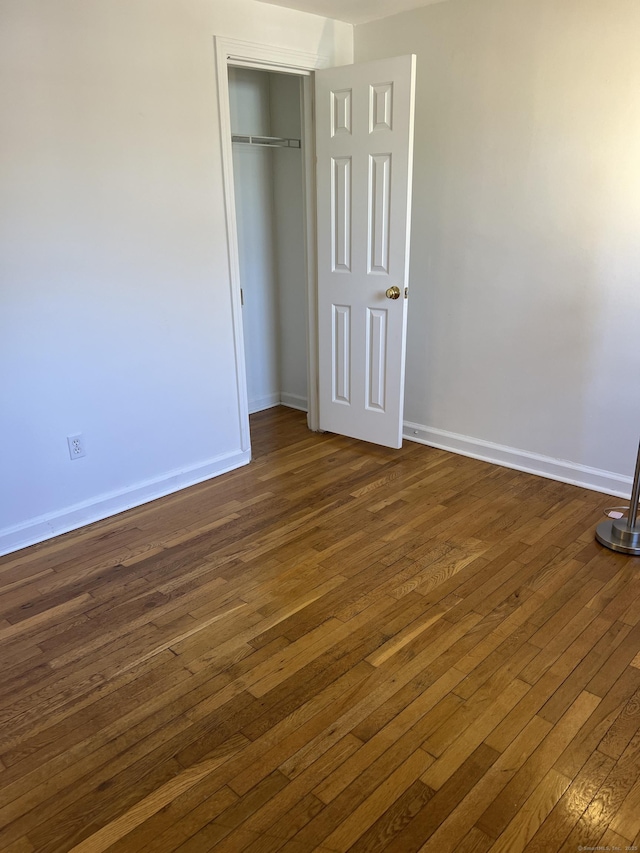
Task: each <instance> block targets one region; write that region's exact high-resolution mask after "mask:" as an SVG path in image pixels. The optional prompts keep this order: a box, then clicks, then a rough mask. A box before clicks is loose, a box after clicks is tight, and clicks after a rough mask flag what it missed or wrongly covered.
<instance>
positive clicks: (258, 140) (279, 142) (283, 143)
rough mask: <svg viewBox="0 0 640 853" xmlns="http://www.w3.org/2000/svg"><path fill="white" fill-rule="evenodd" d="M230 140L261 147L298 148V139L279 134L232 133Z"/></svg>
mask: <svg viewBox="0 0 640 853" xmlns="http://www.w3.org/2000/svg"><path fill="white" fill-rule="evenodd" d="M231 141H232V142H240V143H242V144H243V145H262V147H263V148H300V140H299V139H284V138H283V137H281V136H245V135H243V134H239V133H232V134H231Z"/></svg>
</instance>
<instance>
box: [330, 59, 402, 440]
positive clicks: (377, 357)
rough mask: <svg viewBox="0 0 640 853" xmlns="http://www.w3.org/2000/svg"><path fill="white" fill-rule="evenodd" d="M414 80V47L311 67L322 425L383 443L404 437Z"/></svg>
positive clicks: (332, 430)
mask: <svg viewBox="0 0 640 853" xmlns="http://www.w3.org/2000/svg"><path fill="white" fill-rule="evenodd" d="M414 90H415V57H414V56H403V57H396V58H394V59H385V60H379V61H376V62H368V63H363V64H358V65H349V66H344V67H342V68H331V69H326V70H322V71H318V72H316V154H317V193H318V334H319V342H318V350H319V366H320V371H319V390H320V428H321V429H323V430H326V431H329V432H336V433H340V434H343V435H349V436H353V437H355V438H361V439H364V440H366V441H371V442H374V443H376V444H383V445H386V446H388V447H400V446H401V445H402V410H403V399H404V362H405V341H406V319H407V300H406V299H405V287H406V286H407V283H408V272H409V268H408V259H409V227H410V206H411V171H412V156H413V102H414ZM394 285H395V286H396V287H397V288H398V289H399V291H400V298H399V299H389V298H387V296H386V295H385V294H386V291H387V289H388V288H390V287H392V286H394Z"/></svg>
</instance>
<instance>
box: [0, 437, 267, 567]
mask: <svg viewBox="0 0 640 853" xmlns="http://www.w3.org/2000/svg"><path fill="white" fill-rule="evenodd" d="M250 461H251V453H250V451H248V450H246V451H234V452H232V453H225V454H224V455H222V456H216V457H214V458H213V459H209V460H208V461H207V462H205V463H204V464H202V465H197V466H195V467H193V468H188V469H186V470H179V471H170V472H169V473H167V474H164V475H163V476H162V477H158V478H156V479H154V480H146V481H144V482H142V483H138V484H137V485H135V486H131V487H130V488H127V489H123V490H122V491H119V492H110V493H108V494H105V495H100V496H99V497H97V498H96V499H95V500H91V501H85V502H84V503H81V504H76V505H75V506H71V507H67V508H66V509H64V510H62V511H61V512H57V513H51V514H49V515H41V516H39V517H38V518H34V519H31V520H30V521H28V522H26V523H25V524H22V525H19V526H16V527H10V528H6V529H5V530H0V556H1V555H3V554H10V553H12V552H13V551H18V550H19V549H20V548H26V547H27V546H29V545H35V544H36V543H37V542H44V541H45V539H51V538H52V537H54V536H59V535H60V534H61V533H68V532H69V531H70V530H77V528H78V527H84V525H85V524H92V523H93V522H94V521H101V520H102V519H103V518H109V516H112V515H117V514H118V513H119V512H124V511H125V510H127V509H131V508H132V507H136V506H140V505H141V504H145V503H149V502H150V501H155V500H157V499H158V498H163V497H165V495H170V494H172V493H173V492H178V491H180V489H185V488H187V486H194V485H195V484H196V483H202V482H203V481H204V480H210V479H211V478H212V477H217V476H218V475H219V474H225V473H226V472H227V471H232V470H233V469H234V468H239V467H240V466H241V465H246V464H247V463H248V462H250Z"/></svg>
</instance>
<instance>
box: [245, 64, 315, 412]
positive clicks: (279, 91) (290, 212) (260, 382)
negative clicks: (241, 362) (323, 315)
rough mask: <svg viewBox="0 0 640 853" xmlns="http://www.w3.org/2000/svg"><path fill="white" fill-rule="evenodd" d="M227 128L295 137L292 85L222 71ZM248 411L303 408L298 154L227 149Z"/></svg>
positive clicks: (296, 94) (294, 80)
mask: <svg viewBox="0 0 640 853" xmlns="http://www.w3.org/2000/svg"><path fill="white" fill-rule="evenodd" d="M229 92H230V109H231V127H232V129H233V132H234V133H238V134H241V135H245V136H246V135H257V136H281V137H286V138H294V139H299V138H300V136H301V123H302V122H301V109H300V107H301V101H300V99H301V91H300V78H299V77H296V76H295V75H287V74H269V73H268V72H266V71H255V70H253V69H247V68H232V69H230V71H229ZM233 171H234V188H235V201H236V218H237V226H238V250H239V261H240V278H241V283H242V289H243V294H244V307H243V309H242V319H243V328H244V346H245V360H246V373H247V393H248V398H249V411H250V412H255V411H260V410H262V409H265V408H268V407H269V406H273V405H275V404H277V403H280V402H284V403H286V404H287V405H293V406H295V407H297V408H306V405H307V341H306V318H307V310H306V293H307V282H306V255H305V245H304V243H305V231H304V218H303V214H304V199H303V171H302V152H301V149H299V148H269V147H260V146H259V145H245V144H235V145H234V146H233Z"/></svg>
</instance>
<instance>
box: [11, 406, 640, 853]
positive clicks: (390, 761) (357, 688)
mask: <svg viewBox="0 0 640 853" xmlns="http://www.w3.org/2000/svg"><path fill="white" fill-rule="evenodd" d="M252 435H253V447H254V461H253V463H252V464H251V465H249V466H247V467H245V468H242V469H239V470H237V471H233V472H231V473H229V474H226V475H224V476H222V477H219V478H217V479H214V480H211V481H208V482H206V483H202V484H200V485H198V486H194V487H192V488H190V489H187V490H185V491H182V492H179V493H177V494H175V495H172V496H170V497H167V498H164V499H162V500H158V501H155V502H154V503H151V504H147V505H146V506H143V507H140V508H137V509H134V510H131V511H129V512H126V513H124V514H122V515H119V516H117V517H115V518H112V519H108V520H106V521H103V522H99V523H97V524H94V525H92V526H90V527H86V528H84V529H82V530H79V531H76V532H74V533H70V534H67V535H65V536H62V537H59V538H57V539H54V540H51V541H49V542H47V543H43V544H41V545H38V546H35V547H33V548H30V549H27V550H25V551H23V552H20V553H18V554H14V555H10V556H8V557H4V558H1V559H0V593H1V594H0V636H1V638H2V664H3V677H2V682H1V684H0V703H1V706H2V711H1V715H2V716H1V719H2V730H1V732H0V742H1V748H0V849H2V850H3V851H5V853H18V851H20V853H31V852H32V851H51V852H52V853H53V851H68V850H74V851H83V853H98V851H107V850H108V851H114V853H115V851H121V853H133V851H147V853H150V851H157V853H168V851H174V850H176V851H178V850H179V851H181V852H182V853H187V851H190V853H202V851H208V850H215V851H252V853H267V851H269V853H270V851H286V853H307V851H316V850H317V851H378V850H385V851H397V852H398V853H409V851H418V850H420V851H434V853H435V851H437V853H449V851H450V853H453V851H456V853H470V851H480V853H483V851H494V853H497V851H504V853H517V851H521V850H525V849H526V850H527V851H541V852H542V851H544V853H550V851H556V850H562V851H572V853H573V851H576V850H578V849H580V848H581V847H582V848H587V847H596V846H607V845H608V846H610V847H611V848H612V849H613V847H614V846H618V847H620V848H622V849H624V848H627V849H628V848H629V847H631V846H632V845H633V844H635V845H637V844H638V843H639V838H638V834H639V833H640V783H639V782H638V776H639V771H640V668H639V667H640V560H639V559H637V558H630V557H625V556H623V555H619V554H615V553H613V552H610V551H607V550H605V549H603V548H602V547H601V546H599V545H598V544H597V543H596V542H595V541H594V537H593V532H594V528H595V525H596V523H597V522H598V521H599V520H600V518H601V508H602V506H604V505H606V503H607V498H606V497H604V496H602V495H599V494H596V493H594V492H588V491H584V490H581V489H579V488H576V487H572V486H568V485H564V484H560V483H556V482H553V481H550V480H545V479H541V478H537V477H534V476H531V475H528V474H523V473H519V472H516V471H511V470H507V469H505V468H499V467H495V466H493V465H490V464H487V463H483V462H479V461H476V460H473V459H467V458H464V457H461V456H455V455H452V454H449V453H446V452H444V451H441V450H435V449H431V448H427V447H424V446H421V445H418V444H410V443H405V446H404V447H403V448H402V450H399V451H392V450H386V449H383V448H378V447H375V446H371V445H368V444H365V443H362V442H358V441H354V440H351V439H347V438H342V437H339V436H334V435H328V434H325V435H317V434H313V433H311V432H309V431H308V430H307V429H306V424H305V418H304V415H302V414H300V413H299V412H295V411H292V410H288V409H284V408H277V409H271V410H268V411H266V412H262V413H260V414H258V415H255V416H254V417H253V418H252Z"/></svg>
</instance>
